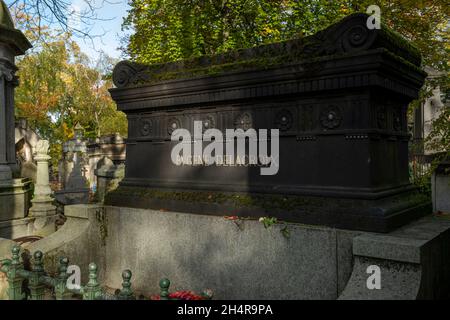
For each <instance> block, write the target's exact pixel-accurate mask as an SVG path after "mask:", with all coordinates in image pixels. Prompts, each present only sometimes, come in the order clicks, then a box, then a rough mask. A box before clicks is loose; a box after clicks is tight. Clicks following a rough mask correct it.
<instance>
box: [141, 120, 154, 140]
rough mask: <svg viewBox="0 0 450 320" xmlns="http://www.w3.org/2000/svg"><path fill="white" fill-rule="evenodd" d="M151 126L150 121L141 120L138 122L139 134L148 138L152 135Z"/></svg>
mask: <svg viewBox="0 0 450 320" xmlns="http://www.w3.org/2000/svg"><path fill="white" fill-rule="evenodd" d="M152 130H153V124H152V121H151V120H150V119H141V120H140V122H139V132H140V133H141V135H142V136H144V137H145V136H148V135H150V133H152Z"/></svg>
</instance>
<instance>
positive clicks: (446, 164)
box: [431, 159, 450, 213]
mask: <svg viewBox="0 0 450 320" xmlns="http://www.w3.org/2000/svg"><path fill="white" fill-rule="evenodd" d="M449 170H450V159H447V160H446V161H443V162H441V163H440V164H439V166H438V167H437V169H436V170H435V172H434V173H433V175H432V177H431V191H432V199H433V211H434V212H437V211H440V212H445V213H450V171H449Z"/></svg>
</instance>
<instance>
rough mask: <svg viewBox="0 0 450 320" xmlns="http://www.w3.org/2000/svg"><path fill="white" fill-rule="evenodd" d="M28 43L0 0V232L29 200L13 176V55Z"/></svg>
mask: <svg viewBox="0 0 450 320" xmlns="http://www.w3.org/2000/svg"><path fill="white" fill-rule="evenodd" d="M29 48H31V44H30V43H29V42H28V40H27V39H26V37H25V36H24V35H23V34H22V32H20V31H19V30H17V29H15V28H14V24H13V22H12V19H11V16H10V14H9V11H8V8H7V6H6V4H5V3H4V2H3V0H0V232H1V233H2V234H3V231H2V230H1V229H3V228H4V227H5V228H10V226H9V221H10V220H12V219H19V218H25V217H26V216H27V214H28V208H29V201H30V184H31V181H30V180H28V179H20V178H19V179H15V178H16V176H17V175H18V166H17V163H16V151H15V143H14V141H15V139H14V136H15V133H14V124H15V121H14V88H15V87H16V86H17V85H18V77H17V76H16V75H15V73H16V71H17V67H16V65H15V63H14V62H15V61H14V60H15V57H16V56H20V55H23V54H24V53H25V51H26V50H28V49H29Z"/></svg>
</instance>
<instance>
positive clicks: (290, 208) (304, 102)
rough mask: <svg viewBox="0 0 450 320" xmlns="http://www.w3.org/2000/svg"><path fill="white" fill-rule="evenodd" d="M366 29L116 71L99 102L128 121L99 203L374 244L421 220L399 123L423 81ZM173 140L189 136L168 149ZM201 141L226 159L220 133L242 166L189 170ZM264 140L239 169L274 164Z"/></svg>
mask: <svg viewBox="0 0 450 320" xmlns="http://www.w3.org/2000/svg"><path fill="white" fill-rule="evenodd" d="M367 18H368V16H367V15H365V14H355V15H351V16H349V17H347V18H345V19H343V20H342V21H340V22H338V23H336V24H334V25H332V26H330V27H328V28H327V29H325V30H323V31H321V32H318V33H316V34H315V35H313V36H310V37H306V38H301V39H295V40H290V41H285V42H280V43H274V44H269V45H264V46H259V47H255V48H250V49H243V50H237V51H232V52H228V53H224V54H220V55H215V56H203V57H199V58H194V59H190V60H186V61H178V62H172V63H166V64H157V65H150V66H148V65H142V64H137V63H132V62H128V61H122V62H120V63H118V64H117V65H116V67H115V69H114V72H113V80H114V84H115V86H116V88H113V89H111V90H110V92H111V96H112V98H113V99H114V100H115V102H116V103H117V106H118V109H119V110H121V111H123V112H125V113H126V115H127V119H128V139H127V154H126V172H125V178H124V179H123V180H122V181H121V183H120V186H119V188H118V189H116V190H115V191H114V192H111V193H109V194H108V195H107V197H106V203H107V204H110V205H115V206H124V207H139V208H153V209H166V210H172V211H180V212H190V213H198V214H212V215H238V216H250V217H259V216H267V215H270V216H275V217H277V218H278V219H281V220H286V221H292V222H301V223H307V224H317V225H328V226H332V227H338V228H348V229H356V230H368V231H379V232H387V231H389V230H391V229H393V228H396V227H398V226H401V225H403V224H404V223H406V222H408V221H410V220H412V219H415V218H417V217H419V216H420V215H423V214H426V213H428V212H429V211H430V209H431V206H430V203H429V201H428V199H426V198H424V197H422V196H421V195H420V194H418V193H417V192H416V190H415V188H414V187H413V186H412V185H411V184H410V182H409V176H408V140H409V135H408V133H407V122H406V113H407V107H408V104H409V103H410V102H411V101H412V100H413V99H416V98H417V97H418V92H419V89H420V88H421V86H422V85H423V82H424V78H425V76H426V73H425V72H423V71H422V69H421V56H420V53H419V52H418V50H417V49H416V48H414V47H413V46H412V45H411V44H410V43H409V42H408V41H406V40H404V39H403V38H401V37H400V36H399V35H398V34H396V33H394V32H393V31H391V30H389V29H387V28H385V27H383V28H382V29H378V30H377V29H374V30H369V29H368V28H367V26H366V22H367ZM196 121H197V122H196ZM198 126H200V127H198ZM177 129H185V132H188V133H191V136H190V137H188V139H185V138H184V137H183V141H182V142H180V141H172V140H171V137H172V133H173V132H174V131H175V130H177ZM208 129H218V130H219V132H220V133H223V136H219V135H215V137H216V140H215V141H214V142H215V145H216V146H217V145H222V148H223V149H224V150H225V149H226V148H225V147H226V146H227V144H228V143H229V144H230V146H231V148H230V150H232V149H233V147H234V148H235V149H236V145H235V142H234V137H231V138H228V136H227V137H226V138H224V137H225V132H226V130H227V129H229V130H230V129H231V130H237V129H242V131H241V132H243V131H245V132H246V133H247V135H248V136H249V139H247V140H246V142H245V145H244V146H245V150H246V151H245V156H247V158H246V159H247V160H245V157H244V161H242V159H241V161H238V159H237V157H235V155H236V154H235V155H233V157H231V156H230V159H229V160H230V161H228V160H227V161H218V162H216V163H213V164H212V165H211V164H209V163H207V161H206V160H205V161H203V162H202V159H200V161H197V162H195V161H190V160H189V157H192V153H191V151H189V149H190V150H194V152H195V150H196V148H197V149H200V151H202V150H203V151H204V150H205V148H206V147H207V146H210V144H212V142H209V141H205V140H207V139H206V138H205V136H202V133H205V132H207V130H208ZM262 129H268V130H269V131H268V132H270V135H269V133H267V135H266V136H264V135H263V131H261V130H262ZM271 129H275V130H278V131H270V130H271ZM199 131H200V132H201V133H200V134H198V132H199ZM175 132H179V131H175ZM195 132H197V134H196V133H195ZM211 132H212V131H210V133H211ZM216 132H217V131H216ZM217 137H219V138H217ZM177 140H178V138H177ZM210 140H211V139H210ZM277 140H279V152H278V157H273V158H271V159H269V160H271V162H270V164H267V161H266V160H267V159H266V160H264V161H262V160H261V158H259V159H257V160H258V161H257V162H256V164H254V163H248V162H249V161H248V160H249V159H250V158H249V157H248V156H249V148H250V147H252V146H253V147H255V146H257V147H258V151H260V150H263V149H264V148H266V150H265V151H268V150H267V149H269V146H270V149H271V152H272V155H273V154H275V156H277V154H276V151H277V150H276V143H275V142H276V141H277ZM230 141H231V142H230ZM255 142H256V143H255ZM272 142H274V144H273V145H272ZM180 145H181V146H183V148H184V147H186V148H185V149H183V150H185V151H183V153H182V157H181V160H180V161H173V158H172V152H173V150H174V148H177V147H179V146H180ZM255 148H256V147H255ZM215 150H216V152H217V154H220V153H219V152H218V151H217V150H220V148H218V149H215ZM185 152H186V154H185ZM227 152H228V149H227ZM180 154H181V153H180ZM180 154H178V155H180ZM238 154H239V151H238ZM266 154H268V152H266ZM194 155H195V153H194ZM211 155H212V153H211ZM225 156H229V155H227V154H226V155H225ZM186 158H188V160H186V161H185V159H186ZM177 159H180V158H177ZM216 160H217V158H216ZM272 164H273V165H274V166H275V170H271V169H270V167H271V166H272ZM269 165H270V166H269ZM264 169H266V170H271V173H269V174H268V175H267V174H266V175H265V174H262V173H263V172H264ZM266 172H267V171H266Z"/></svg>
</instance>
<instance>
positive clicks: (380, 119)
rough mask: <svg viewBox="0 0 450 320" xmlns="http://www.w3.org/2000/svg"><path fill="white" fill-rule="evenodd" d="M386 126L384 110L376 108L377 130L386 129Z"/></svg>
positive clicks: (383, 108)
mask: <svg viewBox="0 0 450 320" xmlns="http://www.w3.org/2000/svg"><path fill="white" fill-rule="evenodd" d="M386 125H387V117H386V108H385V107H381V106H380V107H378V110H377V127H378V129H386Z"/></svg>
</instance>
